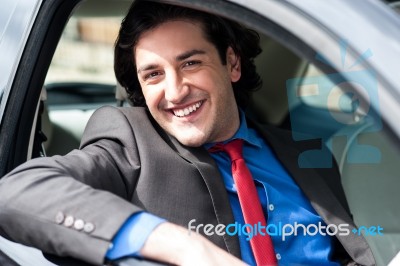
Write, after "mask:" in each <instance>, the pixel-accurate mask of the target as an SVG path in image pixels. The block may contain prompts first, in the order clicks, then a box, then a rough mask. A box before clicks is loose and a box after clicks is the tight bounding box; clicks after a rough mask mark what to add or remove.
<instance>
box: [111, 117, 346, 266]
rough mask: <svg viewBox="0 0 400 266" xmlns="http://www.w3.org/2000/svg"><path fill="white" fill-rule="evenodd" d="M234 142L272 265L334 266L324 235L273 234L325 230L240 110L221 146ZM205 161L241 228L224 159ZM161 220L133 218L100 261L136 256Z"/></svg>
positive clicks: (244, 247)
mask: <svg viewBox="0 0 400 266" xmlns="http://www.w3.org/2000/svg"><path fill="white" fill-rule="evenodd" d="M237 138H240V139H243V140H244V146H243V157H244V158H245V161H246V164H247V166H248V168H249V169H250V172H251V173H252V176H253V179H254V180H255V181H256V188H257V192H258V196H259V198H260V202H261V205H262V207H263V210H264V214H265V217H266V220H267V224H268V225H269V226H270V229H269V232H271V233H272V234H271V239H272V242H273V244H274V249H275V253H276V256H277V261H278V263H279V264H281V265H339V264H338V263H336V262H334V261H331V259H330V257H331V253H332V238H331V237H330V236H328V235H325V236H324V235H321V234H316V235H304V231H303V230H302V228H301V227H300V228H298V230H297V235H296V236H295V235H290V236H286V237H285V239H284V240H283V239H282V235H281V234H280V233H279V231H274V230H273V229H278V230H279V228H282V227H283V226H284V225H292V226H294V225H295V223H297V224H302V225H304V226H308V225H318V224H319V223H320V224H322V225H325V223H324V222H323V221H322V219H321V217H320V216H319V215H318V214H317V213H316V212H315V210H314V209H313V207H312V206H311V204H310V202H309V201H308V199H307V198H306V197H305V195H304V194H303V192H302V191H301V190H300V188H299V187H298V186H297V185H296V183H295V182H294V181H293V179H292V178H291V177H290V175H289V174H288V173H287V171H286V170H285V169H284V168H283V166H282V165H281V164H280V162H279V161H278V160H277V158H276V157H275V155H274V153H273V151H272V150H271V149H270V147H269V146H268V145H267V144H266V143H265V142H264V140H263V139H262V138H261V137H260V136H259V134H258V133H257V132H256V131H255V130H254V129H251V128H248V127H247V123H246V119H245V115H244V113H243V112H242V111H240V127H239V129H238V131H237V132H236V134H235V135H234V136H233V137H232V138H231V139H229V140H227V141H226V142H229V141H230V140H233V139H237ZM213 145H214V143H208V144H205V145H204V147H205V148H206V149H208V148H210V147H212V146H213ZM211 156H212V157H213V158H214V159H215V161H216V163H217V165H218V168H219V170H220V172H221V175H222V178H223V181H224V184H225V187H226V189H227V191H228V195H229V201H230V204H231V207H232V211H233V215H234V218H235V221H236V222H237V223H238V224H241V225H244V224H245V222H244V218H243V213H242V210H241V208H240V203H239V199H238V196H237V191H236V188H235V185H234V181H233V178H232V172H231V161H230V158H229V156H228V155H227V154H226V153H225V152H218V153H212V154H211ZM164 221H165V220H163V219H161V218H158V217H156V216H154V215H151V214H148V213H146V212H141V213H138V214H135V215H133V216H132V217H131V218H130V219H128V220H127V222H126V223H125V224H124V225H123V227H122V228H121V229H120V230H119V231H118V233H117V235H116V236H115V237H114V239H113V245H112V246H111V247H110V249H109V251H108V252H107V255H106V257H107V258H108V259H116V258H120V257H123V256H127V255H130V256H140V253H139V250H140V249H141V248H142V246H143V244H144V242H145V241H146V239H147V237H148V236H149V234H150V233H151V232H152V230H154V228H155V227H156V226H157V225H159V224H160V223H162V222H164ZM311 231H312V232H314V231H315V230H311ZM133 236H134V237H133ZM238 237H239V243H240V250H241V254H242V259H243V261H244V262H246V263H248V264H250V265H256V263H255V259H254V255H253V252H252V250H251V247H250V242H249V241H248V240H246V239H248V236H246V235H245V234H239V235H238ZM133 239H134V241H133Z"/></svg>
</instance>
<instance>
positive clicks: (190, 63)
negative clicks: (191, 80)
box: [183, 60, 201, 67]
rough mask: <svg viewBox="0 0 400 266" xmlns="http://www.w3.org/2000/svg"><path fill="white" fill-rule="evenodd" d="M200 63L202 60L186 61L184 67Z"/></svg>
mask: <svg viewBox="0 0 400 266" xmlns="http://www.w3.org/2000/svg"><path fill="white" fill-rule="evenodd" d="M200 63H201V61H198V60H191V61H188V62H186V63H185V64H184V65H183V66H184V67H193V66H196V65H199V64H200Z"/></svg>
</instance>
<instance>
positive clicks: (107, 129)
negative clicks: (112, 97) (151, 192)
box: [0, 107, 141, 265]
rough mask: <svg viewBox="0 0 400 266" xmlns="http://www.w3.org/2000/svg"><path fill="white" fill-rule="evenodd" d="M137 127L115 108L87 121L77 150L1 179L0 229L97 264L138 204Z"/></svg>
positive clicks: (24, 166)
mask: <svg viewBox="0 0 400 266" xmlns="http://www.w3.org/2000/svg"><path fill="white" fill-rule="evenodd" d="M139 172H140V159H139V155H138V152H137V147H136V142H135V136H134V132H133V131H132V128H131V126H130V124H129V122H128V119H127V118H126V117H125V115H124V114H123V113H122V112H121V111H120V110H119V109H117V108H113V107H103V108H100V109H99V110H97V111H96V112H95V113H94V114H93V116H92V117H91V119H90V120H89V122H88V125H87V127H86V129H85V133H84V136H83V138H82V142H81V147H80V149H79V150H73V151H72V152H70V153H69V154H67V155H65V156H54V157H49V158H37V159H33V160H30V161H28V162H26V163H24V164H22V165H20V166H19V167H17V168H16V169H14V170H13V171H12V172H10V173H9V174H7V175H6V176H4V177H3V178H2V179H0V195H1V196H0V233H1V234H3V235H4V236H6V237H7V238H10V239H12V240H14V241H16V242H19V243H22V244H25V245H29V246H34V247H36V248H39V249H41V250H43V251H44V252H47V253H52V254H56V255H59V256H70V257H74V258H77V259H80V260H84V261H87V262H89V263H92V264H97V265H99V264H102V263H103V260H104V256H105V253H106V252H107V250H108V248H109V245H110V243H111V240H112V238H113V236H114V235H115V233H116V232H117V231H118V230H119V228H120V227H121V225H122V224H123V223H124V222H125V220H126V219H127V218H128V217H130V216H131V215H132V214H133V213H136V212H138V211H141V210H140V208H138V207H136V206H134V205H133V204H131V203H130V202H129V199H130V198H131V196H132V194H133V191H134V188H135V184H136V181H137V177H138V175H139Z"/></svg>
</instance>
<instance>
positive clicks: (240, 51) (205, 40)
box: [0, 1, 374, 265]
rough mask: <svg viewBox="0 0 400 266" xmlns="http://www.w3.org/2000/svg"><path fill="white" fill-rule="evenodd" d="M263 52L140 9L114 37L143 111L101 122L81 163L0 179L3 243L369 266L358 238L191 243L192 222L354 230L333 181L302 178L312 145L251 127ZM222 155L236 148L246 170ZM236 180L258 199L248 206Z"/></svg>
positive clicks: (94, 256)
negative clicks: (251, 99)
mask: <svg viewBox="0 0 400 266" xmlns="http://www.w3.org/2000/svg"><path fill="white" fill-rule="evenodd" d="M258 41H259V40H258V35H257V34H255V33H254V32H253V31H250V30H247V29H245V28H243V27H241V26H240V25H238V24H236V23H234V22H231V21H228V20H225V19H222V18H220V17H216V16H213V15H210V14H206V13H203V12H199V11H194V10H190V9H186V8H180V7H174V6H170V5H164V4H158V3H153V2H146V1H136V2H135V3H134V4H133V5H132V7H131V9H130V11H129V13H128V15H127V16H126V18H125V19H124V21H123V23H122V26H121V30H120V33H119V37H118V40H117V43H116V49H115V71H116V76H117V79H118V81H119V82H120V83H121V84H122V85H123V86H124V87H126V88H127V91H128V94H129V96H130V99H131V100H132V102H133V103H134V104H135V105H136V106H143V107H134V108H133V107H129V108H112V107H105V108H101V109H99V110H98V111H96V113H95V114H94V115H93V117H92V118H91V120H90V121H89V123H88V126H87V128H86V130H85V134H84V136H83V139H82V143H81V147H80V150H74V151H72V152H71V153H69V154H68V155H66V156H63V157H62V156H55V157H52V158H41V159H35V160H31V161H29V162H27V163H25V164H24V165H22V166H20V167H18V168H17V169H15V170H13V171H12V172H11V173H10V174H9V175H7V176H6V177H4V178H2V180H1V182H0V195H2V196H1V200H0V212H1V215H0V231H1V232H2V234H3V235H6V236H8V237H9V238H11V239H13V240H15V241H17V242H21V243H24V244H28V245H32V246H35V247H38V248H40V249H42V250H43V251H45V252H48V253H53V254H57V255H60V256H71V257H75V258H78V259H81V260H85V261H87V262H90V263H94V264H102V263H103V262H104V260H105V259H109V260H113V259H117V258H120V257H123V256H142V257H145V258H150V259H155V260H159V261H163V262H167V263H172V264H177V265H196V264H197V265H243V262H242V261H241V260H240V259H239V258H241V259H242V260H243V261H244V262H246V263H249V264H256V263H257V264H259V265H267V264H272V265H273V264H276V263H279V264H282V265H290V264H296V265H300V264H301V265H310V264H314V265H337V264H338V263H354V261H355V263H359V264H365V265H372V264H374V260H373V257H372V254H371V251H370V250H369V248H368V246H367V244H366V242H365V240H364V238H363V237H362V236H357V235H349V234H347V235H340V234H339V233H338V232H336V233H337V234H336V235H335V236H332V237H331V236H330V235H333V234H328V233H329V230H326V231H325V232H324V233H321V234H316V235H311V236H310V235H306V234H300V235H297V236H295V235H291V236H289V235H288V236H287V238H286V239H283V238H282V237H281V235H279V234H276V235H273V234H271V236H269V235H268V234H266V235H264V236H262V235H261V236H260V235H259V236H254V239H255V240H254V241H253V240H252V239H250V240H248V239H246V238H247V237H248V236H249V234H248V233H249V231H247V234H246V231H243V234H241V235H239V236H238V235H235V234H233V235H229V234H226V233H225V234H217V233H214V234H207V233H205V232H206V231H205V230H203V231H202V230H198V231H199V232H200V233H202V234H203V235H201V234H197V233H190V234H189V232H188V229H187V227H188V226H189V224H190V225H192V224H193V223H194V224H195V225H200V224H202V225H203V226H204V228H205V227H206V226H205V225H207V228H210V226H208V225H211V226H213V227H217V226H218V225H226V226H227V225H230V224H235V222H236V225H237V224H245V223H246V224H249V222H248V221H256V222H257V223H258V222H260V225H262V226H266V225H267V224H266V223H265V221H267V222H268V224H271V225H277V224H278V223H282V224H293V223H295V222H298V223H301V224H302V225H305V226H308V225H321V224H322V225H323V226H326V225H330V224H332V225H334V226H335V227H332V228H337V227H339V225H340V224H348V227H347V228H348V229H349V230H351V229H352V228H353V227H354V225H353V223H352V221H351V218H350V216H349V214H348V209H347V203H346V201H345V197H344V193H343V190H342V188H341V187H340V179H339V176H338V173H337V170H336V169H315V170H314V169H302V168H299V167H298V164H297V158H298V154H299V153H300V152H301V151H302V150H304V149H307V148H309V146H304V145H303V146H299V145H298V144H296V143H294V142H293V141H292V140H291V136H290V134H287V133H286V132H284V131H281V130H278V129H274V128H272V127H261V126H259V125H257V124H255V123H254V122H252V121H251V120H249V119H247V118H246V116H245V114H244V108H245V104H246V102H247V99H248V96H249V92H250V91H251V90H253V89H255V88H257V87H258V86H259V85H260V78H259V76H258V75H257V73H256V72H255V67H254V63H253V59H254V57H255V56H257V55H258V54H259V53H260V49H259V46H258ZM237 140H239V141H237ZM230 143H240V144H238V145H236V146H240V147H241V146H242V145H243V148H242V151H243V155H244V158H245V162H244V161H243V158H233V155H232V154H231V153H230V151H229V149H230V148H228V146H229V145H230ZM312 144H313V143H311V145H312ZM216 147H219V148H216ZM239 153H240V152H239ZM235 154H236V155H237V154H238V153H235ZM236 155H235V156H236ZM239 157H240V156H239ZM231 160H232V161H231ZM246 164H247V166H248V168H247V166H246ZM233 165H235V167H232V166H233ZM231 167H232V168H231ZM239 168H240V169H239ZM243 169H250V172H251V173H250V175H249V174H248V172H246V171H247V170H243ZM237 171H238V172H239V174H238V172H237ZM244 172H246V174H243V173H244ZM244 175H246V176H247V177H248V176H251V178H253V179H252V181H251V182H250V183H251V184H250V185H251V186H252V188H251V189H253V190H251V191H254V193H248V194H243V192H242V191H243V186H242V185H239V182H241V178H244V177H243V176H244ZM238 176H239V178H238ZM249 198H251V199H252V200H251V202H250V203H248V202H247V203H246V199H249ZM254 206H259V208H258V207H257V208H258V209H253V210H251V211H248V207H250V208H251V207H254ZM260 210H261V214H260ZM249 213H250V218H249V215H248V214H249ZM254 213H257V215H258V216H256V217H258V218H256V219H255V220H254V218H252V217H251V216H252V215H253V214H254ZM260 215H261V216H260ZM252 219H253V220H252ZM207 230H208V229H207ZM300 232H301V233H304V231H300ZM257 241H258V242H257ZM263 241H264V242H263ZM260 243H261V247H260ZM260 250H261V251H260ZM267 250H268V251H267ZM266 253H268V255H266V256H265V255H264V254H266ZM263 256H264V257H263ZM265 257H267V258H265Z"/></svg>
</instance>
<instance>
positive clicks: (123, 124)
mask: <svg viewBox="0 0 400 266" xmlns="http://www.w3.org/2000/svg"><path fill="white" fill-rule="evenodd" d="M253 126H254V127H256V128H257V129H258V130H259V132H260V133H261V134H262V136H263V137H264V138H265V140H266V141H267V143H268V144H269V145H270V146H271V147H272V149H273V150H274V151H275V153H276V155H277V157H278V158H279V160H280V161H281V162H282V164H283V166H284V167H285V168H286V169H287V170H288V172H289V173H290V174H291V175H292V177H293V178H294V180H295V181H296V182H297V184H298V185H299V186H300V188H301V189H302V190H303V191H304V193H305V195H306V196H307V197H308V198H309V200H310V201H311V204H312V206H313V207H314V208H315V210H316V211H317V212H318V213H319V215H320V216H321V217H322V218H323V220H324V221H325V222H326V223H327V224H341V223H347V224H350V225H351V227H350V230H351V229H352V226H354V225H353V222H352V219H351V217H350V215H349V212H348V209H347V203H346V200H345V196H344V193H343V189H342V188H341V185H340V179H339V174H338V172H337V170H336V169H335V168H332V169H317V170H314V169H304V168H303V169H302V168H299V167H298V161H297V159H298V155H299V153H300V152H301V151H302V150H306V149H310V147H312V145H320V143H319V144H318V143H317V144H316V143H314V142H304V143H301V144H299V143H296V142H293V140H292V138H291V135H290V134H288V133H286V132H284V131H280V130H278V129H275V128H272V127H268V128H261V127H259V126H257V125H253ZM0 195H1V197H0V233H1V234H3V235H5V236H6V237H9V238H11V239H13V240H14V241H16V242H21V243H23V244H27V245H32V246H35V247H38V248H39V249H41V250H43V251H45V252H49V253H53V254H57V255H60V256H71V257H75V258H79V259H82V260H85V261H87V262H90V263H94V264H101V263H103V259H104V254H105V253H106V251H107V249H108V247H109V245H110V242H111V240H112V238H113V236H114V235H115V233H116V232H117V231H118V229H119V228H120V226H121V225H122V224H123V223H124V221H125V220H126V219H127V218H128V217H129V216H130V215H132V214H133V213H135V212H138V211H140V210H146V211H148V212H150V213H153V214H155V215H158V216H160V217H163V218H166V219H167V220H169V221H171V222H173V223H176V224H180V225H182V226H185V227H187V224H188V222H189V221H190V220H192V219H196V224H200V223H203V224H206V223H210V224H214V225H216V224H229V223H233V222H234V218H233V215H232V211H231V208H230V204H229V200H228V196H227V192H226V190H225V187H224V184H223V181H222V179H221V177H220V174H219V171H218V168H217V166H216V164H215V162H214V161H213V159H212V158H211V156H210V155H209V154H208V152H207V151H206V150H205V149H203V148H192V147H185V146H182V145H181V144H180V143H179V142H178V141H177V140H176V139H174V138H173V137H171V136H169V135H167V134H166V133H165V132H164V131H163V130H161V128H160V127H159V126H158V125H157V123H156V122H155V121H153V119H152V118H151V116H150V115H149V114H148V113H147V111H146V109H144V108H136V107H135V108H132V107H128V108H113V107H104V108H101V109H99V110H98V111H96V112H95V114H94V115H93V116H92V118H91V119H90V121H89V123H88V125H87V127H86V130H85V133H84V136H83V139H82V142H81V148H80V150H74V151H72V152H70V153H69V154H67V155H66V156H54V157H51V158H39V159H34V160H31V161H28V162H27V163H25V164H23V165H21V166H19V167H17V168H16V169H14V170H13V171H12V172H11V173H10V174H8V175H7V176H5V177H4V178H2V179H1V180H0ZM77 220H79V222H76V221H77ZM71 221H72V224H71ZM82 222H83V224H84V225H87V226H86V227H84V228H83V229H82ZM92 225H93V226H92ZM207 237H208V238H209V239H210V240H211V241H212V242H214V243H215V244H216V245H218V246H220V247H221V248H223V249H225V250H227V251H229V252H230V253H232V254H234V255H235V256H237V257H240V247H239V242H238V239H237V237H236V236H228V235H225V236H218V235H216V234H214V235H212V236H207ZM338 240H339V241H338V243H339V242H340V243H341V245H340V244H338V251H337V255H338V257H340V256H342V259H343V258H345V257H346V256H343V254H342V255H340V251H341V250H342V251H343V249H342V246H343V247H344V250H345V252H344V254H346V253H347V254H348V255H349V256H350V258H351V259H352V260H354V261H355V262H357V263H359V264H363V265H373V264H374V259H373V256H372V253H371V251H370V249H369V247H368V245H367V243H366V241H365V239H364V238H363V237H362V236H357V235H354V234H350V235H348V236H338ZM347 257H348V256H347Z"/></svg>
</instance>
